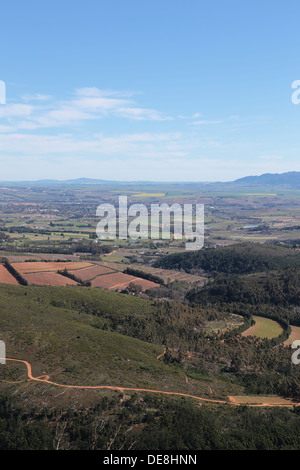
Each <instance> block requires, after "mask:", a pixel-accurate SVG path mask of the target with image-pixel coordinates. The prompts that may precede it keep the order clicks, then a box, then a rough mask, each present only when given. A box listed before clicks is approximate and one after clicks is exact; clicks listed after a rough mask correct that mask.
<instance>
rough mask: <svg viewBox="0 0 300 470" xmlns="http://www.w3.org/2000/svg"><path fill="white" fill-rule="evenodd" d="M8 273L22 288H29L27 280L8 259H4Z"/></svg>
mask: <svg viewBox="0 0 300 470" xmlns="http://www.w3.org/2000/svg"><path fill="white" fill-rule="evenodd" d="M2 263H3V264H4V266H5V267H6V269H7V271H8V272H9V273H10V274H11V275H12V276H13V277H14V278H15V279H16V280H17V281H18V283H19V284H21V286H28V282H27V280H26V279H25V278H24V277H23V276H22V275H21V274H20V273H19V272H18V271H17V270H16V269H15V268H14V267H13V266H12V265H11V264H10V262H9V261H8V259H7V258H3V259H2Z"/></svg>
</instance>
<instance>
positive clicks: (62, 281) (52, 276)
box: [23, 272, 77, 286]
mask: <svg viewBox="0 0 300 470" xmlns="http://www.w3.org/2000/svg"><path fill="white" fill-rule="evenodd" d="M23 277H24V278H25V279H26V281H28V284H34V285H36V286H77V282H75V281H73V280H72V279H69V278H67V277H65V276H61V275H60V274H57V273H55V272H47V273H45V272H44V273H43V272H41V273H29V274H23Z"/></svg>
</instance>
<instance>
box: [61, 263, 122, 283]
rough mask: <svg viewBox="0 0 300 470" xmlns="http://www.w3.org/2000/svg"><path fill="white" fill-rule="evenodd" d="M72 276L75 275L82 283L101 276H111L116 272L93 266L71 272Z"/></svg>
mask: <svg viewBox="0 0 300 470" xmlns="http://www.w3.org/2000/svg"><path fill="white" fill-rule="evenodd" d="M69 272H70V273H71V274H74V275H75V276H77V277H78V278H79V279H81V280H82V281H90V280H91V279H94V278H95V277H97V276H100V275H101V274H110V273H113V272H114V271H113V270H112V269H109V268H106V267H105V266H97V265H94V266H91V267H90V268H84V269H76V270H70V271H69Z"/></svg>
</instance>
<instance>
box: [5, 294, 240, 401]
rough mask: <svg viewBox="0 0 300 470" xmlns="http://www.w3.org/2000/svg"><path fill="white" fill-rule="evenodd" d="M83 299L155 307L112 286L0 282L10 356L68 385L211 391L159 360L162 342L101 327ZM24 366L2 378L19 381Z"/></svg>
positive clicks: (104, 306)
mask: <svg viewBox="0 0 300 470" xmlns="http://www.w3.org/2000/svg"><path fill="white" fill-rule="evenodd" d="M85 300H86V303H87V304H89V305H92V304H94V305H95V307H97V308H98V309H99V308H100V309H101V310H103V311H112V312H113V311H115V310H120V311H121V312H124V314H134V315H136V314H138V313H139V312H145V311H148V312H149V313H150V312H151V303H150V302H147V301H144V300H142V299H136V298H134V297H132V296H125V295H122V294H115V293H112V292H108V291H102V290H96V289H87V288H80V287H76V288H72V287H71V288H69V287H67V288H64V287H63V288H61V287H58V288H55V287H43V288H41V287H19V286H4V285H0V339H3V340H4V341H5V342H6V345H7V357H12V358H17V359H24V360H28V361H29V362H30V363H31V364H32V366H33V375H34V376H39V375H42V374H43V373H47V374H49V375H50V377H51V380H53V381H56V382H59V383H66V384H69V385H71V384H78V385H116V386H124V387H126V386H127V387H135V386H136V387H142V388H143V387H144V388H153V389H160V390H169V391H171V390H172V391H179V392H180V391H182V392H185V393H195V394H199V395H201V396H205V395H208V387H207V382H206V383H202V382H200V381H197V380H194V381H192V383H190V384H189V385H188V384H186V382H185V374H184V371H183V370H178V369H176V368H174V367H172V366H169V365H166V364H165V363H163V362H162V361H158V360H157V359H156V357H157V356H158V355H159V354H160V353H161V352H162V346H161V345H153V344H149V343H146V342H143V341H140V340H138V339H135V338H131V337H128V336H123V335H120V334H118V333H115V332H110V331H103V330H102V329H101V328H102V326H103V323H104V321H103V319H102V318H98V317H95V316H93V315H89V314H86V313H84V311H83V309H82V308H81V309H79V308H76V307H75V304H76V302H79V303H80V304H81V305H82V304H83V303H84V301H85ZM53 304H55V305H53ZM21 369H22V366H21V365H15V364H9V365H8V366H5V369H4V368H3V369H2V368H1V369H0V374H2V375H0V377H1V378H5V379H6V380H18V379H20V378H22V377H24V368H23V371H22V370H21ZM30 386H31V387H34V386H35V387H41V385H39V384H31V385H30ZM43 387H44V386H43ZM47 387H48V388H49V387H51V386H47ZM234 388H235V389H236V387H234ZM214 390H215V391H216V392H217V394H218V395H219V396H222V395H225V396H226V395H227V394H230V393H233V392H234V391H236V392H238V390H237V389H236V390H233V387H232V386H228V385H225V384H219V383H214Z"/></svg>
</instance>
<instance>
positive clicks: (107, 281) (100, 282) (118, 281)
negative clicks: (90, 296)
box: [92, 273, 136, 289]
mask: <svg viewBox="0 0 300 470" xmlns="http://www.w3.org/2000/svg"><path fill="white" fill-rule="evenodd" d="M135 279H136V278H135V277H134V276H130V275H129V274H124V273H113V274H105V276H98V277H96V278H95V279H93V280H92V287H103V288H104V289H114V288H115V287H118V286H119V287H120V289H122V288H123V289H124V288H125V287H126V285H128V284H129V283H130V282H132V281H134V280H135Z"/></svg>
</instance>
